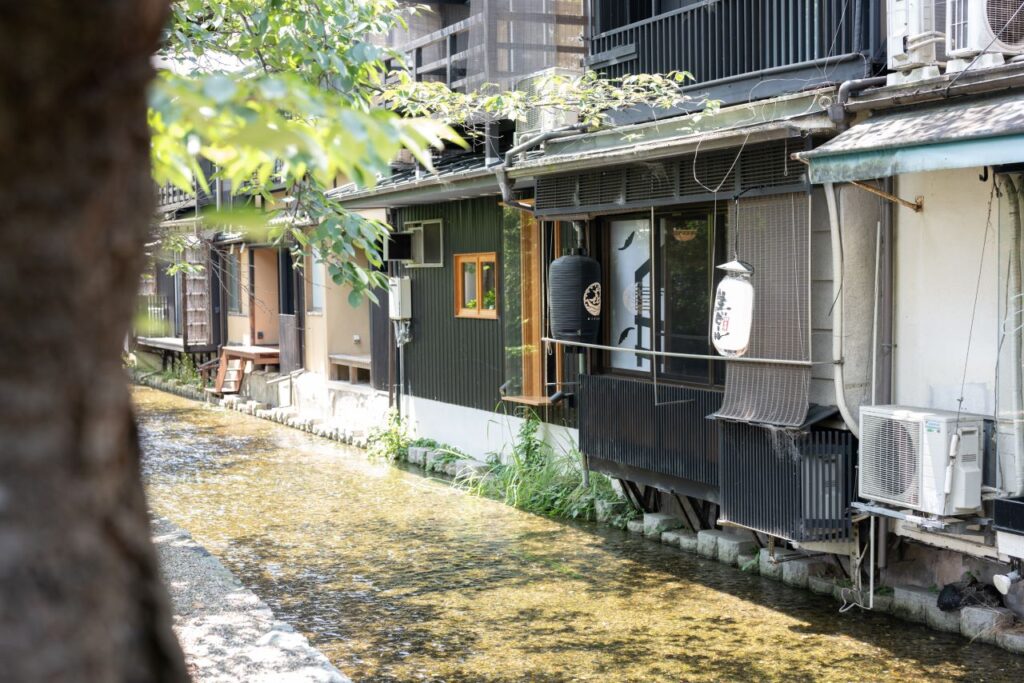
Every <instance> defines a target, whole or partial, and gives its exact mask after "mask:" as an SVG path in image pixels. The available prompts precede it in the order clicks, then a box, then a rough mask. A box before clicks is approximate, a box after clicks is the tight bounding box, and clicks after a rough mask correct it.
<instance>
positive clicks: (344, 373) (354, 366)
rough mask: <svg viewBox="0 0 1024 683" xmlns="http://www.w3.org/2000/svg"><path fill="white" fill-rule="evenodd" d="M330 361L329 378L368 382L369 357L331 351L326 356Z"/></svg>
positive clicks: (354, 382) (351, 381)
mask: <svg viewBox="0 0 1024 683" xmlns="http://www.w3.org/2000/svg"><path fill="white" fill-rule="evenodd" d="M327 358H328V359H329V360H330V362H331V379H332V380H334V381H341V382H349V383H351V384H369V383H370V357H369V356H354V355H351V354H347V353H332V354H330V355H329V356H328V357H327Z"/></svg>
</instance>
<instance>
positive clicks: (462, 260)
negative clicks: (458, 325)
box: [454, 251, 499, 320]
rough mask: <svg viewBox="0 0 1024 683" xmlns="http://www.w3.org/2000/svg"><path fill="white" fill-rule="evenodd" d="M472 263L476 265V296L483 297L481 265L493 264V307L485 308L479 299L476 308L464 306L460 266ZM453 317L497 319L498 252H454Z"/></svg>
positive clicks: (482, 271)
mask: <svg viewBox="0 0 1024 683" xmlns="http://www.w3.org/2000/svg"><path fill="white" fill-rule="evenodd" d="M468 263H472V264H475V265H476V291H477V298H478V299H482V298H483V291H484V287H483V284H484V282H483V279H484V270H483V268H482V265H483V264H484V263H490V264H492V265H493V266H494V308H493V309H487V308H483V305H482V304H483V302H482V301H481V302H480V303H479V305H477V307H476V308H465V307H464V306H463V305H462V302H463V301H465V298H464V297H463V294H464V293H465V292H464V285H463V280H462V267H463V266H464V265H465V264H468ZM454 264H455V317H456V318H482V319H485V320H497V318H498V285H499V280H498V254H497V253H496V252H493V251H488V252H479V253H475V254H455V256H454Z"/></svg>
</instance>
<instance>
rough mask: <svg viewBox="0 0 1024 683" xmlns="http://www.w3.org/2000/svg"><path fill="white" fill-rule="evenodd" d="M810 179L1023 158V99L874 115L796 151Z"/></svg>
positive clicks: (850, 177)
mask: <svg viewBox="0 0 1024 683" xmlns="http://www.w3.org/2000/svg"><path fill="white" fill-rule="evenodd" d="M798 156H799V157H800V158H801V159H803V160H805V161H807V162H808V163H809V164H810V181H811V182H812V183H842V182H850V181H853V180H869V179H872V178H887V177H890V176H894V175H899V174H902V173H916V172H920V171H938V170H942V169H952V168H971V167H977V166H996V165H1000V164H1011V163H1018V162H1022V161H1024V98H1021V97H1020V96H1019V95H1003V96H1000V97H990V98H986V99H971V100H967V101H963V102H955V103H950V102H943V103H941V104H938V105H931V106H928V107H924V108H915V109H912V110H904V111H900V112H897V113H892V114H883V115H880V116H875V117H872V118H870V119H868V120H867V121H865V122H864V123H861V124H858V125H856V126H853V127H852V128H850V129H849V130H848V131H846V132H845V133H842V134H841V135H839V136H837V137H835V138H833V139H832V140H830V141H829V142H827V143H825V144H824V145H822V146H821V147H818V148H816V149H814V150H811V151H809V152H802V153H800V154H799V155H798Z"/></svg>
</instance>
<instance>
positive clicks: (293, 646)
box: [152, 518, 349, 683]
mask: <svg viewBox="0 0 1024 683" xmlns="http://www.w3.org/2000/svg"><path fill="white" fill-rule="evenodd" d="M152 529H153V542H154V544H155V545H156V549H157V554H158V556H159V559H160V569H161V572H162V573H163V575H164V583H165V584H166V585H167V587H168V590H169V591H170V593H171V601H172V603H173V606H174V632H175V634H176V635H177V636H178V641H179V642H180V643H181V647H182V649H183V650H184V651H185V658H186V661H187V662H188V667H189V673H190V675H191V677H192V680H194V681H196V683H236V682H237V681H247V682H248V683H272V682H273V683H291V682H294V683H298V682H299V681H302V682H303V683H348V682H349V679H348V678H346V677H345V676H344V675H342V673H341V672H340V671H338V670H337V669H336V668H334V666H332V665H331V663H330V662H329V661H328V660H327V658H326V657H324V655H323V654H321V653H320V652H319V651H317V650H316V649H315V648H314V647H313V646H312V645H310V644H309V641H307V640H306V638H305V636H303V635H302V634H300V633H297V632H296V631H295V629H294V628H292V627H291V626H290V625H288V624H286V623H284V622H283V621H279V620H277V619H275V618H274V614H273V612H271V610H270V608H269V607H267V605H266V604H265V603H263V601H261V600H260V599H259V598H258V597H257V596H256V594H255V593H253V592H252V591H250V590H248V589H246V588H245V587H243V586H242V584H241V583H239V581H238V580H237V579H236V578H235V577H234V575H233V574H232V573H231V572H230V571H228V570H227V568H225V567H224V565H223V564H221V563H220V561H219V560H218V559H217V558H216V557H214V556H213V555H211V554H210V553H209V552H207V551H206V549H205V548H203V547H202V546H201V545H199V544H198V543H196V542H195V541H194V540H193V539H192V537H191V536H189V535H188V533H186V532H185V531H183V530H181V529H179V528H178V527H176V526H174V525H173V524H172V523H171V522H169V521H168V520H166V519H162V518H155V519H153V521H152Z"/></svg>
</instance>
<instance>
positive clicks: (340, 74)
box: [149, 0, 713, 304]
mask: <svg viewBox="0 0 1024 683" xmlns="http://www.w3.org/2000/svg"><path fill="white" fill-rule="evenodd" d="M414 11H422V8H416V7H410V5H409V4H407V3H400V2H398V1H397V0H221V1H219V2H208V1H206V0H175V1H174V2H173V4H172V16H171V21H170V23H169V25H168V27H167V30H166V33H165V36H164V42H163V48H162V49H161V51H160V53H159V55H158V57H159V61H160V64H161V65H162V69H161V72H160V75H159V78H158V79H157V81H156V84H155V85H154V87H153V90H152V95H151V108H150V112H149V123H150V128H151V132H152V158H153V173H154V177H155V180H156V181H157V182H158V183H160V184H164V183H171V184H174V185H176V186H177V187H179V188H181V189H183V190H185V191H191V190H192V189H193V188H195V187H198V188H200V189H202V190H204V191H208V190H209V184H208V181H207V178H206V177H205V176H204V174H203V173H202V171H201V168H200V161H199V160H200V159H201V158H205V159H207V160H209V161H212V162H214V163H215V164H216V166H217V169H218V170H217V175H216V178H217V180H220V181H223V182H225V183H229V184H230V185H229V186H230V189H231V190H232V191H233V192H235V193H237V194H241V195H244V196H261V197H262V198H263V199H264V201H265V203H266V204H267V205H269V206H273V207H275V208H276V210H277V216H276V218H277V219H278V220H275V221H272V225H273V227H272V228H271V229H270V231H269V235H268V237H269V238H270V239H271V240H273V241H275V242H277V243H279V244H288V245H291V246H292V247H293V248H294V251H295V254H296V256H297V257H298V259H299V260H300V261H301V258H302V254H303V253H305V251H306V249H307V247H309V246H310V245H312V246H315V247H316V248H317V249H318V250H319V251H320V253H321V254H322V255H323V257H324V260H325V261H326V263H327V267H328V271H329V272H330V274H331V277H332V279H333V280H334V281H335V282H337V283H339V284H347V285H350V286H351V287H352V288H353V293H352V296H351V297H350V301H351V302H352V303H353V304H358V303H359V302H360V301H361V300H362V297H363V296H364V295H368V296H370V297H371V298H372V296H373V295H372V290H373V289H374V288H375V287H378V286H381V285H382V284H383V275H382V274H381V273H379V272H377V270H376V269H375V267H376V266H379V265H380V263H381V253H380V252H381V245H382V243H383V239H384V238H385V236H386V233H387V226H386V225H384V224H383V223H381V222H379V221H373V220H369V219H366V218H363V217H362V216H359V215H358V214H354V213H350V212H348V211H346V210H345V209H344V208H343V207H342V206H341V205H340V204H339V203H338V202H337V201H335V200H333V199H331V198H330V197H329V196H328V195H327V191H328V190H329V189H331V188H332V187H333V186H334V184H335V183H336V182H337V181H338V180H339V179H346V180H349V181H353V182H355V183H357V184H358V185H360V186H362V187H364V188H372V187H373V186H374V185H375V184H376V182H377V179H378V177H380V176H384V175H387V174H388V173H389V164H390V162H391V161H392V160H393V159H394V158H395V156H396V155H397V154H398V152H399V151H400V150H401V149H403V148H404V149H407V150H409V151H410V152H411V153H412V154H413V155H414V156H415V157H416V158H417V159H418V160H420V162H421V163H422V164H423V165H424V166H426V167H427V168H430V166H431V164H430V157H429V154H428V153H427V152H428V150H429V149H430V148H431V147H441V146H443V145H445V144H464V143H463V142H462V139H461V138H460V136H459V135H458V133H457V132H456V131H455V130H454V129H453V128H452V126H453V125H456V124H463V123H465V122H467V121H469V120H470V119H479V118H480V117H481V116H483V117H491V118H505V119H521V118H523V117H524V116H525V114H526V112H527V111H529V110H530V109H531V108H533V107H538V106H546V107H555V108H567V109H573V110H574V111H578V112H579V114H580V118H581V121H582V122H583V123H584V124H585V125H587V126H591V127H593V126H599V125H602V124H603V123H604V121H605V118H604V117H605V114H606V112H607V111H610V110H616V109H623V108H627V107H630V106H634V105H636V104H640V103H647V104H651V105H653V106H659V107H662V106H664V107H667V106H676V105H679V104H681V103H684V102H687V101H688V97H687V96H686V95H685V94H684V93H683V91H682V86H683V85H684V84H685V82H686V81H687V79H688V76H687V74H684V73H677V74H670V75H668V76H657V75H638V76H628V77H625V78H621V79H616V80H608V81H606V80H601V79H599V78H598V77H597V76H596V75H595V74H593V73H588V74H584V75H583V76H580V77H578V78H566V77H560V76H553V77H551V78H550V79H549V80H548V81H547V83H542V84H541V85H540V87H539V88H538V90H537V92H536V93H532V94H527V93H523V92H513V93H503V92H498V91H496V90H495V89H494V88H490V87H485V88H484V89H483V90H482V91H481V92H477V93H455V92H452V91H450V90H448V89H447V88H446V87H445V86H444V85H443V84H439V83H424V82H416V81H415V80H414V79H412V78H411V77H410V76H409V75H408V74H407V73H406V72H404V71H398V72H396V73H391V72H389V70H388V69H389V67H388V66H387V60H388V59H392V60H395V62H396V63H401V62H402V56H401V55H399V54H397V53H395V52H394V51H392V50H390V49H388V48H387V47H382V46H381V45H380V44H378V43H379V42H381V41H379V40H376V42H375V37H380V36H385V35H387V34H388V33H389V31H390V30H391V29H392V28H395V27H404V26H405V19H404V16H405V13H406V12H414ZM711 104H713V103H711ZM281 194H284V195H285V197H283V198H282V197H281ZM267 219H268V216H266V215H265V214H260V213H256V214H251V215H242V216H240V215H238V214H237V213H234V214H231V215H228V216H224V217H222V220H223V221H225V222H230V223H231V224H232V225H236V226H237V225H242V226H248V227H256V226H264V227H265V225H266V223H267Z"/></svg>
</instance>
